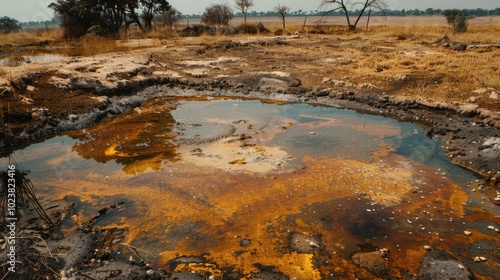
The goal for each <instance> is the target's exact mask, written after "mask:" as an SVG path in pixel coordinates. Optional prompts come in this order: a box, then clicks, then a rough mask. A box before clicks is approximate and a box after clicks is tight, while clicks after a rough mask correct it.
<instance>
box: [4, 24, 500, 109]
mask: <svg viewBox="0 0 500 280" xmlns="http://www.w3.org/2000/svg"><path fill="white" fill-rule="evenodd" d="M424 19H425V18H424ZM498 19H499V18H491V19H488V18H481V19H474V22H473V23H471V25H470V27H469V31H468V32H467V33H463V34H453V33H452V32H451V30H450V28H449V27H448V26H447V25H446V23H445V22H444V24H443V19H442V18H441V17H436V18H428V19H426V20H423V19H422V18H418V20H417V18H400V19H394V18H391V19H389V18H388V19H387V20H384V19H380V18H379V19H378V22H377V20H374V24H373V25H371V26H370V28H369V30H368V31H365V30H364V26H363V24H361V25H360V29H359V30H358V31H357V32H349V31H347V30H346V28H345V26H344V25H335V24H342V23H343V22H341V21H340V19H339V18H335V19H333V21H334V24H332V23H330V24H329V25H318V24H316V22H317V20H316V21H315V20H314V19H309V18H308V19H307V22H306V24H307V25H306V26H305V28H304V25H303V21H304V18H293V19H292V18H290V19H287V27H286V31H287V33H288V34H294V33H295V32H297V31H299V32H301V34H302V36H301V39H298V40H293V41H292V42H291V43H290V44H289V45H276V44H275V45H272V44H271V45H262V44H254V45H252V47H251V48H234V49H231V50H217V52H219V53H216V52H215V51H209V52H207V53H206V56H207V57H210V58H213V57H216V56H221V55H226V56H228V55H231V56H235V57H242V58H243V59H245V60H246V61H247V62H248V64H249V65H251V66H248V67H249V69H246V70H248V71H267V70H269V69H276V70H280V71H285V72H289V73H291V74H292V75H294V76H296V77H297V78H299V79H301V80H302V83H303V85H304V86H305V87H316V86H320V87H329V86H330V85H329V84H323V83H322V79H323V78H324V77H329V78H332V79H336V80H343V81H346V82H349V83H353V84H360V83H371V84H374V85H375V86H377V87H378V88H379V89H380V91H384V92H387V93H391V94H399V95H413V96H415V95H416V96H422V97H429V98H434V99H440V100H447V101H454V100H457V101H466V100H467V99H468V98H469V97H470V96H473V95H474V94H473V93H472V91H474V90H475V89H478V88H485V87H494V88H495V87H496V88H498V85H499V84H500V78H499V77H500V75H499V67H498V65H497V64H498V63H497V62H498V61H499V58H500V50H499V49H498V48H478V49H471V50H467V51H465V52H457V51H453V50H451V49H446V48H443V47H442V44H441V43H444V42H445V40H443V38H444V37H445V35H446V36H447V40H448V41H449V42H451V43H466V44H499V43H500V39H499V37H498V34H500V22H498ZM393 21H394V22H393ZM249 22H250V23H255V22H252V21H249ZM263 23H264V24H265V26H266V28H268V29H269V30H270V31H271V34H258V35H249V34H240V35H234V36H226V35H221V34H218V35H202V36H200V37H198V38H182V37H180V35H179V34H180V32H179V30H181V29H183V28H184V27H185V26H183V25H179V26H177V30H172V29H170V28H166V27H164V28H158V29H156V30H154V31H152V32H150V33H146V34H144V33H142V32H141V31H140V30H138V29H137V28H135V29H134V28H132V29H131V30H130V31H129V33H128V34H125V33H123V34H121V40H111V39H105V38H101V37H97V36H94V35H87V36H85V37H83V38H81V39H80V40H78V41H73V42H69V43H67V42H63V41H62V40H61V39H60V38H61V35H62V32H61V30H59V29H55V30H49V31H48V32H47V31H44V30H39V31H37V32H35V31H32V32H26V33H16V34H9V35H0V41H1V42H4V44H14V45H17V46H19V45H22V44H31V43H39V42H43V41H44V40H49V41H50V42H55V43H54V45H55V46H57V47H61V46H62V48H65V47H66V48H74V46H75V45H76V47H77V48H81V50H82V51H81V55H94V54H98V53H108V52H115V51H127V50H131V49H137V48H145V47H154V46H160V45H165V44H171V43H172V42H174V43H175V44H176V45H178V46H182V45H183V44H184V45H196V44H206V45H210V46H217V45H221V43H223V42H227V41H245V40H251V39H252V38H259V36H262V37H267V36H272V35H273V34H274V32H275V31H276V30H279V29H281V28H282V25H281V23H280V22H279V21H278V18H273V19H269V21H267V22H264V21H263ZM396 23H397V24H396ZM191 24H193V23H191ZM318 31H322V32H324V33H325V34H318V35H316V34H313V33H317V32H318ZM262 37H261V38H262ZM68 46H69V47H68ZM4 47H5V45H4ZM211 49H215V48H211ZM222 51H224V52H227V53H222ZM169 55H172V54H171V53H170V54H169ZM183 55H185V53H183ZM198 58H200V59H201V58H202V57H198V56H197V57H196V59H198ZM171 59H172V61H175V60H176V59H177V60H182V59H186V57H183V56H180V57H175V56H172V57H171ZM0 75H3V76H5V75H6V73H5V70H2V69H0ZM339 90H345V88H339Z"/></svg>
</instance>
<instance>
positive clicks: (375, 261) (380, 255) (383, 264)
mask: <svg viewBox="0 0 500 280" xmlns="http://www.w3.org/2000/svg"><path fill="white" fill-rule="evenodd" d="M351 258H352V260H353V261H354V263H355V264H357V265H358V266H360V267H362V268H366V269H367V270H369V271H370V272H372V273H373V274H375V275H377V276H382V275H385V274H387V271H388V264H387V260H386V251H383V250H379V251H375V252H365V253H356V254H354V255H353V256H352V257H351Z"/></svg>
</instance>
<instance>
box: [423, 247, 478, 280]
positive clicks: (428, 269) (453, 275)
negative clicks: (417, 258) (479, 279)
mask: <svg viewBox="0 0 500 280" xmlns="http://www.w3.org/2000/svg"><path fill="white" fill-rule="evenodd" d="M415 279H418V280H424V279H425V280H442V279H473V278H472V275H471V273H470V272H469V271H468V270H467V268H466V267H465V266H464V265H463V264H462V263H460V262H459V261H458V260H456V259H454V258H453V257H452V256H450V255H448V254H447V253H445V252H431V253H428V254H427V256H426V257H425V259H424V261H423V262H422V268H421V270H420V273H419V274H418V275H417V277H416V278H415Z"/></svg>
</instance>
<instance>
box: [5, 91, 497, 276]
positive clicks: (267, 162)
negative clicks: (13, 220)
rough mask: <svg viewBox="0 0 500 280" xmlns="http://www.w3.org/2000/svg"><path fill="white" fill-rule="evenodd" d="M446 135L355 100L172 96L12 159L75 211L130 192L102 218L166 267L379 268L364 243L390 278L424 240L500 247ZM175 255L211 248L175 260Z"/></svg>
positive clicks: (47, 196) (436, 244)
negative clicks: (449, 154) (324, 103)
mask: <svg viewBox="0 0 500 280" xmlns="http://www.w3.org/2000/svg"><path fill="white" fill-rule="evenodd" d="M442 144H443V143H442V142H441V141H440V140H439V139H429V138H428V137H426V135H425V131H423V130H421V129H420V128H419V127H418V126H416V125H414V124H410V123H401V122H397V121H394V120H391V119H387V118H382V117H378V116H370V115H362V114H358V113H355V112H353V111H349V110H340V109H334V108H326V107H314V106H311V105H306V104H283V105H278V104H273V103H270V102H263V101H256V100H234V99H212V98H197V99H189V100H179V99H168V98H164V99H156V100H152V101H149V102H147V103H146V104H144V105H143V106H141V107H140V108H137V109H135V110H131V111H129V112H127V113H124V114H122V115H120V116H117V117H112V118H110V119H107V120H106V121H104V122H102V123H100V124H99V125H96V126H95V127H92V128H89V129H86V130H83V131H78V132H72V133H68V134H66V135H61V136H58V137H55V138H52V139H50V140H47V141H45V142H44V143H40V144H34V145H31V146H30V147H28V148H26V149H24V150H19V151H16V152H15V154H14V158H15V159H16V160H17V161H18V162H19V163H20V164H22V167H24V168H26V169H30V170H31V174H30V178H31V180H32V181H33V183H34V185H35V187H36V190H37V192H38V196H39V197H40V199H41V200H42V202H47V201H49V200H51V199H54V198H62V197H66V196H69V198H70V199H72V200H74V201H75V202H77V204H78V205H79V207H78V208H77V212H78V213H77V214H78V217H79V219H80V220H85V219H88V218H90V217H92V216H93V215H95V213H96V211H97V210H98V209H100V208H102V207H106V206H108V205H110V204H112V203H116V202H120V201H123V202H125V203H124V204H123V207H122V208H121V209H120V210H119V211H115V212H111V213H109V214H107V215H106V216H104V217H103V218H101V219H99V220H98V223H97V226H99V227H121V228H126V229H127V231H126V234H125V238H124V240H121V243H126V244H129V245H132V246H134V247H136V248H139V249H140V250H139V252H140V253H141V254H142V255H143V258H145V259H146V260H147V261H148V262H151V263H155V264H156V265H158V266H159V267H160V268H164V269H167V270H171V271H172V270H176V271H197V272H199V273H200V274H203V273H204V272H207V273H210V274H213V275H215V276H222V275H223V274H224V275H226V276H227V275H228V273H234V275H236V274H238V273H239V274H241V275H250V274H251V273H255V272H257V271H259V270H261V269H262V267H266V268H269V267H272V268H273V269H274V270H275V271H280V272H282V273H284V274H285V275H287V276H289V277H290V278H293V277H295V278H296V279H327V278H328V277H330V276H336V277H339V278H341V279H353V278H356V277H357V278H370V277H372V276H373V275H372V274H370V273H369V272H368V271H366V270H364V269H362V268H359V267H358V266H357V265H356V264H355V263H354V262H353V261H352V260H351V255H352V254H353V253H354V252H358V251H360V250H362V249H360V244H361V245H362V246H361V248H366V247H367V246H368V247H371V246H373V248H375V247H376V248H387V249H388V250H389V255H388V270H389V274H390V275H393V276H402V275H404V274H405V273H410V274H416V273H418V272H419V268H420V264H421V262H422V259H423V257H424V255H425V253H426V250H424V246H430V248H432V249H433V250H443V251H448V252H453V253H454V255H455V256H457V255H458V256H459V257H462V259H460V260H461V261H462V262H463V263H466V264H469V263H470V262H471V260H472V257H471V256H469V255H468V254H470V253H467V252H468V251H469V249H470V248H472V247H474V246H475V245H474V244H476V242H479V241H481V242H486V243H487V244H492V246H495V247H496V248H498V245H499V243H500V241H499V240H498V237H497V234H496V233H495V232H489V231H487V230H484V229H485V228H486V225H488V224H489V223H491V222H492V221H494V220H495V219H497V218H495V215H498V214H495V213H488V212H487V211H483V210H482V209H481V207H483V208H484V205H482V204H481V203H483V204H484V201H481V199H480V198H477V197H474V196H472V195H471V194H472V193H470V192H469V191H468V187H467V184H468V183H470V182H471V181H473V180H475V178H474V176H473V175H472V174H471V173H469V172H467V171H464V170H462V169H460V168H458V167H456V166H454V165H452V164H451V163H450V162H449V161H448V160H447V158H446V157H445V155H444V154H445V151H444V149H443V147H442ZM3 162H4V165H5V164H6V159H3ZM74 230H75V228H74V224H73V223H72V222H68V223H66V224H65V225H64V226H63V228H62V232H63V233H65V234H69V233H71V232H72V231H74ZM465 230H468V231H471V232H472V235H471V236H466V235H465V234H464V233H463V232H464V231H465ZM476 247H477V246H476ZM114 249H115V250H116V251H117V252H119V254H116V255H115V256H116V257H120V256H123V257H124V258H125V259H128V257H129V256H130V255H132V253H131V251H130V250H128V248H127V247H126V246H123V245H120V244H117V245H115V248H114ZM476 249H477V248H476ZM476 251H477V250H476ZM483 254H486V255H487V254H494V250H493V251H485V252H483ZM179 256H203V258H202V259H201V260H198V259H197V261H192V262H189V261H184V262H180V261H179V262H174V263H173V262H172V260H174V259H176V258H177V260H178V257H179ZM173 264H175V265H173ZM472 265H474V264H473V263H471V266H472ZM483 266H484V267H482V268H481V267H479V268H477V269H478V270H477V271H481V273H484V274H485V275H488V273H494V272H495V271H497V270H498V268H496V267H495V266H494V265H492V264H483ZM481 269H482V270H481ZM228 271H230V272H228Z"/></svg>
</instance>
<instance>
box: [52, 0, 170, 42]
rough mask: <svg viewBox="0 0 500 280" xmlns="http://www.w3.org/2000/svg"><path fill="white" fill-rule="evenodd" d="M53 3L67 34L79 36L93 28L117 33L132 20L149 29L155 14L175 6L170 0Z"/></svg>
mask: <svg viewBox="0 0 500 280" xmlns="http://www.w3.org/2000/svg"><path fill="white" fill-rule="evenodd" d="M49 7H50V8H52V9H54V11H55V12H56V13H57V14H59V15H60V16H61V25H62V27H63V29H64V36H65V37H66V38H77V37H80V36H82V35H85V34H86V33H88V32H90V31H92V32H94V33H97V34H99V35H105V36H116V35H117V34H118V32H119V31H120V29H121V28H122V27H123V26H126V27H128V26H129V25H130V24H132V23H134V24H137V26H139V28H141V30H143V31H149V30H151V28H152V21H153V19H154V15H155V14H157V13H161V12H163V11H167V10H169V9H170V8H171V6H170V4H169V3H168V2H167V1H166V0H57V1H56V2H53V3H51V4H50V5H49ZM138 11H141V12H142V13H141V14H139V12H138ZM141 18H142V21H141Z"/></svg>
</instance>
